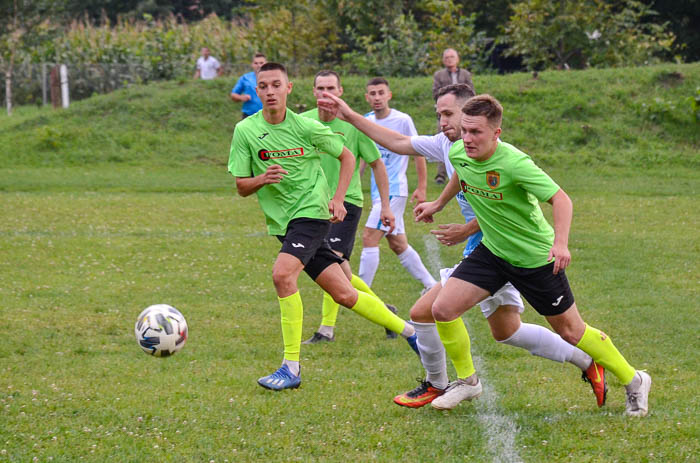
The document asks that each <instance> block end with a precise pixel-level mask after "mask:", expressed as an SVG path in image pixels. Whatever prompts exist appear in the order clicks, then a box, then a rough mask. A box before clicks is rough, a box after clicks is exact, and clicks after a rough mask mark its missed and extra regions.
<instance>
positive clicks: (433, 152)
mask: <svg viewBox="0 0 700 463" xmlns="http://www.w3.org/2000/svg"><path fill="white" fill-rule="evenodd" d="M438 136H439V135H414V136H412V137H411V146H413V149H414V150H416V152H417V153H418V154H420V155H421V156H423V157H425V158H426V159H430V160H431V161H437V162H445V153H444V151H443V148H442V144H441V143H440V140H438Z"/></svg>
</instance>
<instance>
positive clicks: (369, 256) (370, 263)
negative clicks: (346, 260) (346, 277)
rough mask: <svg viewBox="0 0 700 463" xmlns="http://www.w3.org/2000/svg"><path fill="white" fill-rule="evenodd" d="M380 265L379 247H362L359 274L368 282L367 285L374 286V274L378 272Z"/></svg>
mask: <svg viewBox="0 0 700 463" xmlns="http://www.w3.org/2000/svg"><path fill="white" fill-rule="evenodd" d="M378 267H379V248H378V247H373V248H362V254H361V255H360V269H359V270H358V274H359V275H360V278H362V280H363V281H364V282H365V283H367V286H372V282H373V281H374V275H375V274H376V273H377V268H378Z"/></svg>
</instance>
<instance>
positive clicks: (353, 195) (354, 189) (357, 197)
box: [301, 108, 382, 207]
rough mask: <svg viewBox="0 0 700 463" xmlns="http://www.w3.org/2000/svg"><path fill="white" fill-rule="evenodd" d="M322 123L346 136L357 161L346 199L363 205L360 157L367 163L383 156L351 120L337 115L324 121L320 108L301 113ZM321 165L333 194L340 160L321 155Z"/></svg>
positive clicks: (359, 205) (346, 144) (360, 205)
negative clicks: (330, 119)
mask: <svg viewBox="0 0 700 463" xmlns="http://www.w3.org/2000/svg"><path fill="white" fill-rule="evenodd" d="M301 115H302V116H304V117H308V118H310V119H313V120H315V121H319V122H320V123H321V124H323V125H326V126H328V127H330V129H331V130H332V131H333V132H334V133H337V134H339V135H342V136H343V137H344V138H345V147H346V148H347V149H349V150H350V151H351V152H352V154H354V155H355V158H356V159H357V162H356V163H355V172H354V173H353V174H352V179H351V180H350V185H349V186H348V191H347V193H345V201H347V202H349V203H351V204H354V205H355V206H358V207H362V200H363V197H362V180H361V179H360V158H362V159H364V160H365V162H366V163H367V164H369V163H372V162H374V161H376V160H377V159H380V158H381V157H382V155H381V154H379V150H378V149H377V145H376V144H375V143H374V142H373V141H372V140H371V139H370V138H369V137H368V136H367V135H365V134H364V133H362V132H360V131H359V130H357V129H356V128H355V126H354V125H352V124H350V123H349V122H345V121H343V120H340V119H338V118H337V117H336V118H335V119H333V120H332V121H330V122H324V121H322V120H321V119H320V118H319V117H318V108H314V109H312V110H310V111H306V112H305V113H302V114H301ZM321 167H322V168H323V173H324V174H326V180H328V187H329V188H330V189H331V196H333V195H334V194H335V190H336V188H338V178H339V176H340V162H338V161H337V160H336V159H333V158H332V157H330V156H321Z"/></svg>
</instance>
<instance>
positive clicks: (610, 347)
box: [576, 325, 636, 385]
mask: <svg viewBox="0 0 700 463" xmlns="http://www.w3.org/2000/svg"><path fill="white" fill-rule="evenodd" d="M576 347H578V348H579V349H581V350H582V351H584V352H585V353H587V354H588V355H590V356H591V357H592V358H593V360H595V361H596V363H599V364H601V365H603V366H604V367H605V369H606V370H609V371H612V373H613V374H614V375H615V376H617V379H619V380H620V381H621V382H622V384H624V385H627V384H629V383H631V382H632V379H634V375H635V373H636V372H635V370H634V368H632V366H631V365H630V364H629V363H627V360H625V358H624V357H623V356H622V354H620V352H619V351H618V350H617V348H616V347H615V345H614V344H613V342H612V340H611V339H610V338H609V337H608V335H607V334H605V333H603V332H602V331H600V330H598V329H596V328H593V327H592V326H588V325H586V331H584V332H583V336H581V340H580V341H579V342H578V344H576Z"/></svg>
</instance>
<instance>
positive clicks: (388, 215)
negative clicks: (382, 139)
mask: <svg viewBox="0 0 700 463" xmlns="http://www.w3.org/2000/svg"><path fill="white" fill-rule="evenodd" d="M369 165H370V167H371V168H372V172H374V181H375V182H376V183H377V189H378V190H379V198H380V199H381V201H382V211H381V214H380V215H381V217H380V220H381V221H382V224H384V225H385V226H387V227H389V233H391V232H392V231H394V227H395V226H396V217H394V213H393V212H391V204H390V202H389V176H388V175H387V173H386V166H385V165H384V161H382V160H381V158H380V159H376V160H374V161H373V162H370V163H369Z"/></svg>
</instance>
